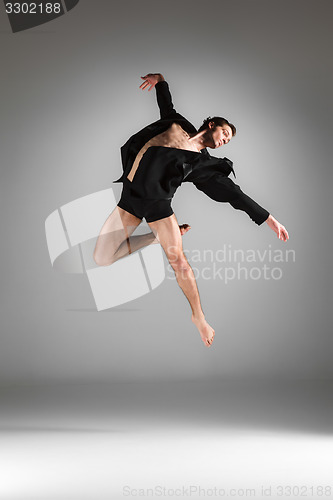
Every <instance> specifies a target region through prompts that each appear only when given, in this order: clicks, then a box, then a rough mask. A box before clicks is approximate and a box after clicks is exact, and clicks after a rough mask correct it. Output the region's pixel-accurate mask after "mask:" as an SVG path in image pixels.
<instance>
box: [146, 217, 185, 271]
mask: <svg viewBox="0 0 333 500" xmlns="http://www.w3.org/2000/svg"><path fill="white" fill-rule="evenodd" d="M148 224H149V227H150V228H151V230H152V231H153V233H154V234H155V236H156V238H157V240H158V241H159V243H160V245H161V246H162V248H163V250H164V252H165V254H166V256H167V258H168V260H169V262H170V264H171V265H173V264H177V263H178V260H179V258H180V257H183V255H184V254H183V243H182V236H181V232H180V230H179V225H178V221H177V219H176V216H175V214H172V215H170V216H169V217H165V218H164V219H159V220H157V221H154V222H148Z"/></svg>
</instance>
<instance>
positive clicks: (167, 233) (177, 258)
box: [148, 214, 215, 346]
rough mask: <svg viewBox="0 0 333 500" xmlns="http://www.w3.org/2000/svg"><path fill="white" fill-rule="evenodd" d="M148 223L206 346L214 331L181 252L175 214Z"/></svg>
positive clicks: (211, 339)
mask: <svg viewBox="0 0 333 500" xmlns="http://www.w3.org/2000/svg"><path fill="white" fill-rule="evenodd" d="M148 224H149V226H150V228H151V229H152V231H153V233H154V234H155V236H156V238H157V240H158V241H159V243H160V244H161V246H162V248H163V250H164V252H165V254H166V256H167V258H168V260H169V262H170V264H171V266H172V268H173V270H174V272H175V275H176V279H177V282H178V285H179V286H180V288H181V289H182V290H183V292H184V294H185V296H186V298H187V300H188V301H189V303H190V306H191V309H192V321H193V323H194V324H195V326H196V327H197V328H198V330H199V332H200V335H201V338H202V340H203V342H204V343H205V344H206V345H207V346H209V345H211V343H212V342H213V339H214V335H215V331H214V330H213V328H212V327H211V326H210V325H209V324H208V323H207V321H206V320H205V316H204V313H203V311H202V308H201V303H200V297H199V292H198V287H197V284H196V281H195V277H194V274H193V271H192V268H191V266H190V264H189V263H188V261H187V259H186V257H185V255H184V252H183V245H182V237H181V231H179V226H178V222H177V219H176V216H175V214H172V215H170V216H169V217H165V218H164V219H160V220H157V221H154V222H148Z"/></svg>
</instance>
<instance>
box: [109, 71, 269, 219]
mask: <svg viewBox="0 0 333 500" xmlns="http://www.w3.org/2000/svg"><path fill="white" fill-rule="evenodd" d="M155 89H156V97H157V103H158V106H159V109H160V116H161V118H160V119H159V120H157V121H156V122H154V123H151V124H150V125H148V126H147V127H145V128H143V129H142V130H140V131H139V132H138V133H136V134H134V135H133V136H132V137H130V138H129V140H128V141H127V142H126V143H125V144H124V145H123V146H122V148H121V159H122V164H123V174H122V176H121V177H120V178H119V179H117V180H116V181H114V182H123V181H124V179H125V177H127V175H128V174H129V172H130V170H131V168H132V165H133V162H134V160H135V158H136V156H137V154H138V152H139V151H140V149H141V148H142V147H143V146H144V145H145V144H146V142H147V141H149V140H150V139H151V138H152V137H154V136H156V135H158V134H160V133H162V132H164V131H165V130H167V129H168V128H169V127H170V126H171V124H172V123H178V124H179V125H180V126H181V127H182V128H183V129H184V130H185V131H186V132H188V133H189V134H195V133H197V129H196V128H195V127H194V126H193V125H192V123H190V122H189V121H188V120H187V119H186V118H184V116H182V115H180V114H179V113H177V111H176V110H175V108H174V106H173V103H172V98H171V94H170V91H169V85H168V83H167V82H166V81H162V82H158V83H157V84H156V85H155ZM149 149H151V148H149ZM165 149H166V148H165ZM169 149H172V150H173V154H176V155H177V158H178V161H180V162H181V164H182V166H183V169H182V174H181V175H180V177H179V179H178V180H176V181H175V179H173V180H171V181H170V182H169V184H168V185H171V184H173V185H174V189H173V190H172V192H171V190H169V191H170V192H168V193H167V194H166V195H163V196H165V197H170V195H171V196H172V195H173V192H174V191H175V189H176V188H177V187H178V186H179V185H180V184H181V183H182V182H192V183H193V184H194V185H195V186H196V188H197V189H199V190H200V191H203V192H204V193H205V194H206V195H207V196H209V197H210V198H212V199H213V200H216V201H221V202H228V203H230V205H232V206H233V207H234V208H235V209H237V210H242V211H244V212H246V213H247V214H248V215H249V217H250V218H251V219H252V220H253V221H254V222H255V223H256V224H258V225H261V224H262V223H263V222H264V221H265V220H266V219H267V217H268V216H269V212H268V211H267V210H266V209H264V208H263V207H261V206H260V205H258V203H256V202H255V201H254V200H252V199H251V198H250V197H249V196H247V195H246V194H245V193H243V191H242V190H241V189H240V187H239V186H238V185H237V184H235V183H234V182H233V181H232V180H231V179H229V177H228V176H229V174H230V173H231V172H232V173H233V175H234V176H235V177H236V174H235V171H234V169H233V163H232V161H230V160H229V159H228V158H215V157H213V156H211V155H210V154H209V153H208V151H207V149H202V150H201V152H200V153H195V152H192V151H188V152H187V151H184V150H181V149H180V150H175V148H169ZM170 152H171V151H170ZM198 164H200V168H198ZM154 171H156V170H154V169H152V172H154ZM136 175H137V174H136ZM136 175H135V176H134V179H135V178H136ZM149 180H150V182H149V184H150V185H153V182H154V180H153V179H149ZM133 189H134V191H135V184H134V183H133ZM168 189H169V188H168ZM141 191H142V194H144V195H145V196H147V193H146V192H145V191H144V189H143V187H142V188H141ZM146 191H147V188H146Z"/></svg>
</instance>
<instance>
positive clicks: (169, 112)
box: [155, 80, 178, 118]
mask: <svg viewBox="0 0 333 500" xmlns="http://www.w3.org/2000/svg"><path fill="white" fill-rule="evenodd" d="M155 89H156V98H157V104H158V107H159V109H160V115H161V118H169V117H172V116H173V115H177V114H178V113H177V111H176V110H175V108H174V106H173V102H172V98H171V94H170V90H169V85H168V82H166V81H165V80H163V81H162V82H157V83H156V85H155Z"/></svg>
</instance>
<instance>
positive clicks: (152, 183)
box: [94, 73, 289, 346]
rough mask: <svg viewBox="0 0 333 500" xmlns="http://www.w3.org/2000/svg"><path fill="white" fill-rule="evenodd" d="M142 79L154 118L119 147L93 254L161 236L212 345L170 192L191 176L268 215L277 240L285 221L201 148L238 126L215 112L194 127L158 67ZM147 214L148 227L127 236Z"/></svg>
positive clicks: (260, 216)
mask: <svg viewBox="0 0 333 500" xmlns="http://www.w3.org/2000/svg"><path fill="white" fill-rule="evenodd" d="M141 79H143V80H144V81H143V82H142V83H141V85H140V87H139V88H141V89H142V90H145V89H146V88H147V87H149V86H150V88H149V89H148V91H151V90H152V89H153V88H155V90H156V97H157V103H158V106H159V110H160V119H159V120H157V121H156V122H154V123H152V124H150V125H148V126H147V127H145V128H143V129H142V130H141V131H139V132H138V133H136V134H135V135H133V136H132V137H130V139H129V140H128V141H127V142H126V144H124V146H122V148H121V157H122V164H123V174H122V176H121V177H120V178H119V179H118V180H116V181H114V182H122V183H123V190H122V194H121V198H120V200H119V202H118V205H117V206H116V208H115V209H114V210H113V212H112V213H111V214H110V215H109V217H108V218H107V220H106V221H105V223H104V225H103V227H102V229H101V231H100V234H99V236H98V239H97V242H96V246H95V250H94V260H95V262H96V264H98V265H100V266H109V265H111V264H112V263H114V262H115V261H117V260H118V259H120V258H122V257H124V256H126V255H129V254H130V253H133V252H135V251H136V250H139V249H140V248H143V247H144V246H147V245H150V244H154V243H160V244H161V246H162V248H163V250H164V252H165V254H166V256H167V258H168V260H169V262H170V264H171V266H172V268H173V270H174V272H175V275H176V279H177V282H178V284H179V286H180V288H181V289H182V291H183V292H184V294H185V296H186V297H187V299H188V301H189V303H190V306H191V309H192V316H191V319H192V322H193V323H194V325H195V326H196V327H197V329H198V330H199V333H200V336H201V339H202V340H203V342H204V344H205V345H206V346H211V345H212V342H213V340H214V335H215V331H214V329H213V328H212V327H211V326H210V325H209V324H208V323H207V321H206V319H205V315H204V313H203V311H202V307H201V303H200V297H199V292H198V288H197V284H196V281H195V277H194V274H193V271H192V268H191V266H190V264H189V263H188V261H187V259H186V256H185V254H184V252H183V247H182V236H183V235H184V234H185V233H186V232H187V231H189V230H190V228H191V227H190V226H189V225H188V224H182V225H178V222H177V219H176V216H175V214H174V212H173V210H172V207H171V200H172V198H173V195H174V194H175V191H176V190H177V188H178V187H179V186H180V185H181V184H182V182H192V183H193V184H194V185H195V187H196V188H197V189H199V190H200V191H203V192H204V193H205V194H206V195H207V196H209V197H210V198H212V199H214V200H216V201H220V202H228V203H230V205H231V206H232V207H233V208H235V209H237V210H242V211H244V212H246V213H247V214H248V215H249V217H250V218H251V219H252V220H253V222H255V223H256V224H257V225H261V224H262V223H263V222H266V223H267V224H268V226H269V227H270V228H271V229H272V230H273V231H274V232H275V233H276V234H277V236H278V238H280V239H281V240H282V241H287V240H288V239H289V235H288V232H287V230H286V228H285V227H284V226H283V225H282V224H280V223H279V222H278V221H277V220H276V219H275V218H274V217H273V216H272V215H271V214H270V213H269V212H268V211H267V210H266V209H265V208H263V207H261V206H260V205H259V204H258V203H256V202H255V201H254V200H253V199H251V198H250V197H249V196H248V195H246V194H245V193H243V191H242V190H241V189H240V187H239V186H238V185H237V184H235V183H234V182H233V181H232V180H231V179H230V178H229V177H228V176H229V175H230V173H231V172H232V173H233V175H234V177H236V174H235V171H234V169H233V163H232V161H230V160H229V159H228V158H216V157H213V156H211V155H210V154H209V153H208V151H207V149H206V148H211V149H217V148H219V147H221V146H224V145H225V144H227V143H228V142H229V141H230V140H231V138H232V137H233V136H235V134H236V127H235V126H234V125H233V124H232V123H230V122H229V121H228V120H227V119H225V118H222V117H219V116H214V117H213V118H211V117H208V118H207V119H206V120H204V122H203V124H202V125H201V127H200V128H199V129H198V130H196V128H195V127H194V126H193V125H192V124H191V123H190V122H189V121H188V120H187V119H186V118H184V116H182V115H180V114H179V113H178V112H177V111H176V110H175V108H174V105H173V103H172V98H171V94H170V90H169V85H168V83H167V82H166V81H165V79H164V77H163V75H162V74H161V73H148V74H147V75H145V76H142V77H141ZM143 218H145V219H146V221H147V223H148V225H149V227H150V229H151V230H152V232H151V233H148V234H144V235H138V236H132V233H133V232H134V230H135V229H136V228H137V227H138V225H139V224H140V223H141V221H142V219H143Z"/></svg>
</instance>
